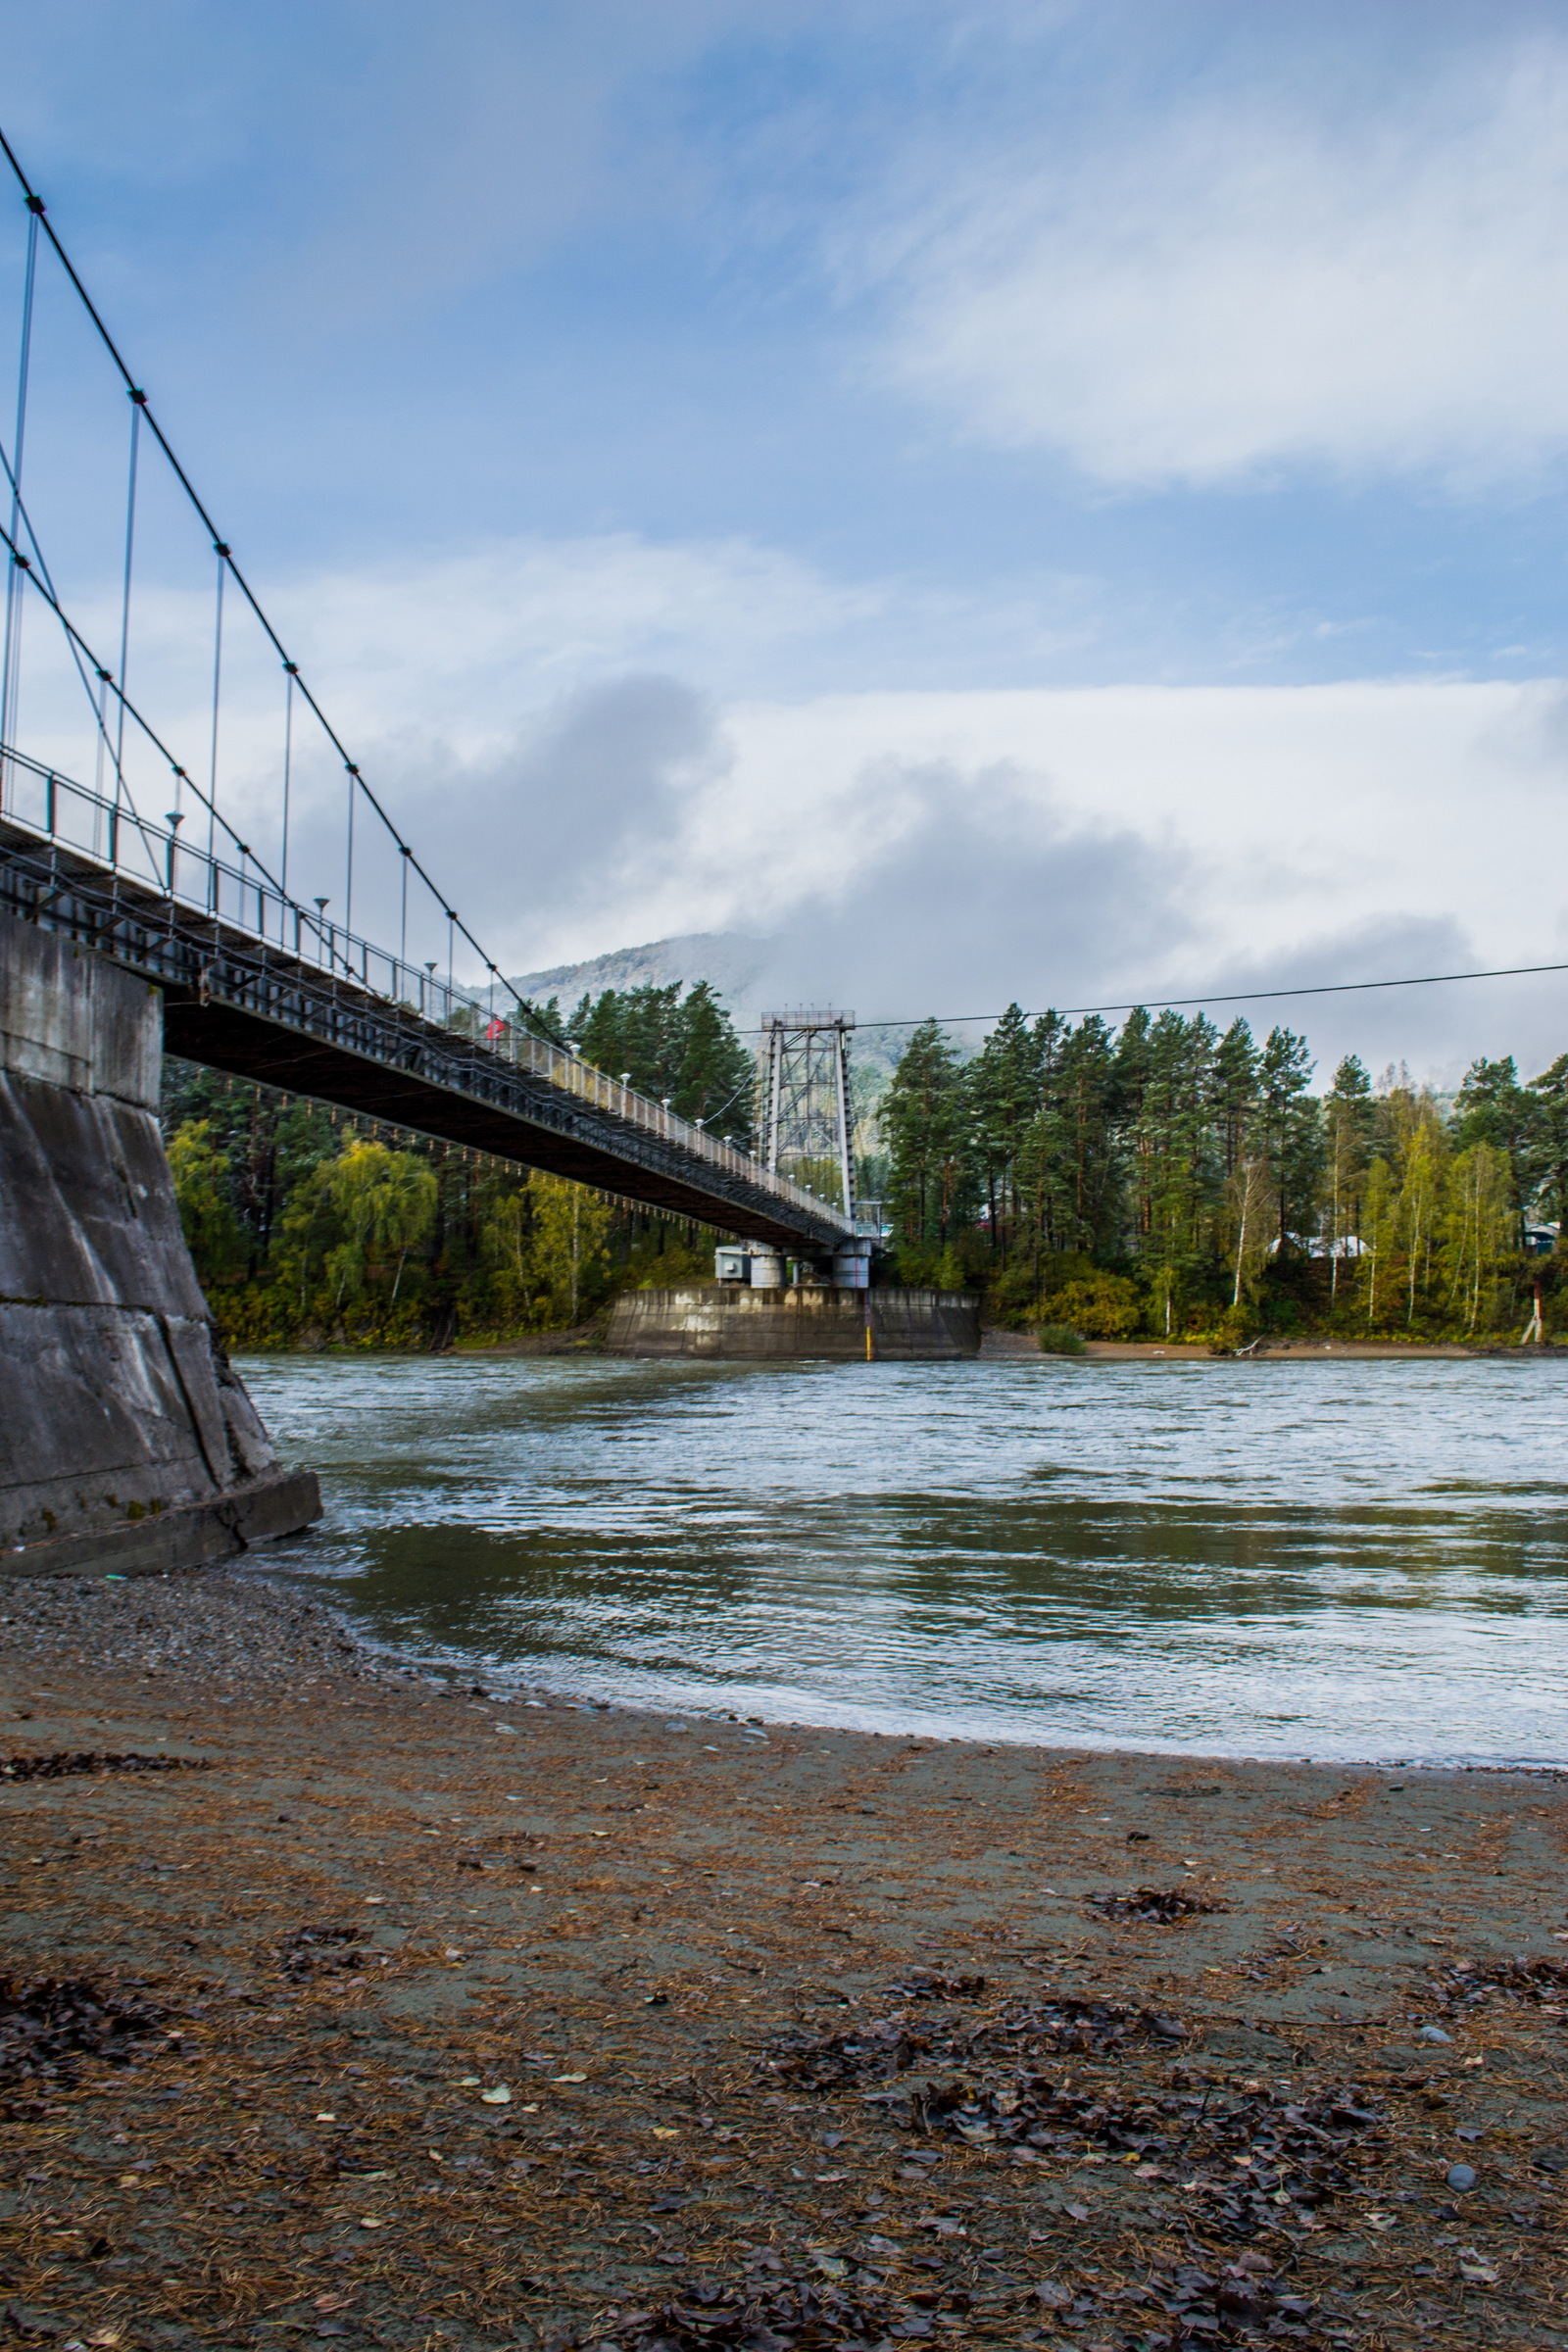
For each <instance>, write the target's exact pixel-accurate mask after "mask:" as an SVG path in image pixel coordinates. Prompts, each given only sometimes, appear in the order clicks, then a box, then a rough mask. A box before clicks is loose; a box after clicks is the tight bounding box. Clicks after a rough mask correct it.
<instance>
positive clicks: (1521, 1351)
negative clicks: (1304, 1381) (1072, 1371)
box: [980, 1331, 1563, 1364]
mask: <svg viewBox="0 0 1568 2352" xmlns="http://www.w3.org/2000/svg"><path fill="white" fill-rule="evenodd" d="M980 1353H981V1355H982V1357H988V1358H996V1359H1002V1358H1005V1357H1010V1356H1024V1355H1029V1356H1038V1355H1039V1354H1040V1343H1039V1341H1038V1340H1037V1339H1036V1338H1035V1335H1034V1333H1033V1332H1028V1331H987V1332H986V1333H984V1334H983V1336H982V1338H981V1342H980ZM1499 1356H1504V1357H1507V1358H1508V1359H1509V1360H1510V1361H1511V1362H1514V1363H1520V1364H1541V1363H1560V1362H1561V1361H1562V1360H1563V1359H1562V1350H1561V1349H1560V1348H1550V1347H1547V1348H1461V1347H1460V1346H1459V1345H1458V1344H1457V1343H1456V1342H1449V1341H1437V1340H1433V1341H1410V1342H1408V1343H1406V1342H1405V1341H1402V1340H1259V1341H1258V1342H1257V1343H1256V1345H1255V1346H1253V1347H1251V1348H1245V1349H1241V1350H1239V1351H1238V1352H1237V1353H1235V1354H1232V1355H1216V1353H1215V1351H1214V1349H1213V1348H1210V1347H1209V1345H1208V1343H1207V1341H1206V1340H1203V1341H1197V1340H1086V1341H1085V1342H1084V1346H1083V1352H1082V1354H1081V1355H1078V1356H1071V1357H1065V1358H1064V1357H1059V1356H1058V1357H1054V1358H1053V1359H1052V1360H1053V1361H1054V1362H1058V1363H1059V1362H1064V1361H1065V1362H1072V1363H1084V1362H1094V1363H1105V1364H1135V1363H1157V1362H1159V1361H1161V1360H1162V1359H1163V1360H1165V1361H1168V1362H1171V1363H1181V1362H1188V1363H1236V1362H1248V1363H1270V1364H1272V1363H1285V1362H1293V1363H1385V1364H1414V1363H1476V1362H1480V1361H1481V1360H1482V1359H1483V1358H1487V1359H1495V1358H1497V1357H1499Z"/></svg>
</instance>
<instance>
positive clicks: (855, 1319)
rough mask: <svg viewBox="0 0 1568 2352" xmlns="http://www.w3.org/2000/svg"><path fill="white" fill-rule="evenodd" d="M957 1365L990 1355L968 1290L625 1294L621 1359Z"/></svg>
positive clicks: (705, 1288) (695, 1287) (722, 1286)
mask: <svg viewBox="0 0 1568 2352" xmlns="http://www.w3.org/2000/svg"><path fill="white" fill-rule="evenodd" d="M868 1309H869V1313H870V1333H871V1345H870V1350H869V1352H870V1355H871V1357H872V1358H873V1359H874V1360H876V1361H886V1362H894V1363H906V1362H912V1361H914V1360H916V1359H920V1358H923V1359H925V1360H927V1361H931V1362H943V1361H946V1362H952V1361H953V1360H954V1359H955V1358H956V1357H959V1356H967V1355H977V1354H978V1353H979V1351H980V1302H979V1300H978V1299H976V1298H974V1297H972V1296H971V1295H970V1294H969V1293H968V1292H965V1291H899V1290H886V1291H883V1290H874V1291H849V1290H845V1291H836V1290H829V1289H827V1288H826V1287H822V1288H816V1287H808V1288H802V1289H799V1290H756V1291H754V1290H752V1289H750V1288H749V1287H747V1286H746V1285H744V1284H740V1283H734V1284H731V1283H693V1284H692V1285H691V1286H690V1287H689V1288H687V1289H683V1290H670V1291H629V1292H627V1293H626V1294H625V1296H624V1297H623V1298H620V1299H616V1301H615V1305H614V1308H613V1312H612V1315H611V1318H610V1330H609V1333H608V1335H607V1337H606V1341H605V1346H606V1348H607V1349H608V1350H609V1351H610V1353H611V1354H612V1355H654V1356H658V1355H668V1356H675V1355H709V1356H736V1357H776V1358H783V1357H788V1356H826V1357H829V1358H832V1359H835V1360H837V1361H842V1362H863V1361H864V1360H865V1358H866V1354H867V1348H866V1315H867V1310H868Z"/></svg>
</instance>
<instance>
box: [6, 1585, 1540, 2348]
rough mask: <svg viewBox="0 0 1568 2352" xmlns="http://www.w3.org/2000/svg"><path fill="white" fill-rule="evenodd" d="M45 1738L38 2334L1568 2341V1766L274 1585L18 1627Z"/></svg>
mask: <svg viewBox="0 0 1568 2352" xmlns="http://www.w3.org/2000/svg"><path fill="white" fill-rule="evenodd" d="M0 1721H3V1722H4V1724H5V1726H6V1737H5V1738H4V1739H3V1740H0V1759H3V1758H5V1757H10V1758H12V1759H18V1760H20V1763H18V1764H15V1765H13V1767H12V1770H11V1775H10V1777H9V1778H7V1777H5V1775H4V1773H3V1771H0V1824H3V1829H0V1857H3V1859H0V1889H3V1900H4V1903H5V1906H6V1910H5V1922H4V1958H3V1963H0V1965H3V1966H4V1968H5V1969H6V1970H7V1971H9V1972H10V1976H11V1979H12V1980H13V1982H12V1985H11V1987H10V1989H9V1992H8V1995H7V1999H6V2002H5V2003H4V2004H3V2005H0V2104H3V2105H4V2106H5V2108H6V2111H7V2120H6V2121H5V2122H4V2124H3V2126H0V2134H3V2141H4V2145H5V2149H6V2155H7V2159H8V2161H7V2166H6V2190H5V2196H4V2206H3V2210H4V2213H5V2219H4V2222H3V2233H0V2310H3V2311H4V2313H5V2315H6V2317H7V2319H8V2322H9V2325H10V2327H11V2329H12V2332H13V2335H14V2337H15V2339H16V2340H17V2341H19V2342H26V2341H29V2340H30V2341H33V2342H36V2343H40V2344H43V2343H51V2342H52V2343H54V2344H55V2345H57V2346H60V2347H62V2348H64V2347H65V2346H67V2345H68V2344H70V2343H79V2344H82V2345H86V2344H89V2343H90V2344H93V2345H95V2346H100V2347H110V2346H119V2347H123V2352H131V2348H132V2347H137V2346H146V2347H156V2346H169V2347H172V2348H174V2352H185V2348H186V2347H190V2348H196V2347H200V2348H201V2352H206V2348H207V2347H214V2346H219V2345H230V2344H232V2345H247V2346H249V2345H262V2344H273V2343H276V2342H278V2341H279V2340H282V2341H287V2340H289V2339H290V2337H291V2336H304V2337H306V2338H308V2339H311V2340H314V2339H315V2338H317V2337H319V2336H325V2337H328V2338H340V2339H345V2340H349V2341H355V2342H366V2343H382V2344H388V2345H399V2346H402V2345H408V2346H414V2345H421V2346H426V2347H432V2348H433V2347H435V2346H437V2345H442V2346H457V2347H479V2346H485V2347H491V2346H496V2347H499V2346H507V2345H523V2344H527V2345H550V2344H555V2345H564V2344H567V2343H578V2342H580V2343H595V2342H613V2343H615V2344H617V2345H619V2346H620V2347H622V2352H644V2348H647V2347H651V2346H653V2345H655V2344H665V2345H671V2346H675V2347H677V2348H679V2352H692V2348H695V2347H696V2346H698V2345H710V2346H714V2347H729V2346H736V2347H739V2346H743V2345H750V2346H754V2347H758V2348H760V2352H767V2348H768V2347H776V2346H780V2345H786V2344H800V2345H802V2346H805V2345H813V2346H823V2347H827V2346H839V2345H843V2346H849V2345H863V2346H870V2345H878V2344H879V2345H882V2346H884V2347H886V2348H887V2352H891V2348H892V2347H893V2346H895V2345H902V2344H905V2343H920V2342H935V2343H939V2344H954V2345H967V2344H978V2343H985V2344H998V2345H1002V2344H1006V2345H1012V2344H1027V2345H1050V2346H1065V2345H1068V2344H1072V2345H1077V2346H1080V2347H1087V2348H1089V2352H1094V2348H1095V2347H1100V2348H1102V2352H1103V2348H1104V2347H1114V2352H1133V2348H1134V2347H1139V2348H1141V2347H1146V2346H1153V2345H1156V2344H1157V2345H1161V2346H1163V2345H1171V2344H1182V2343H1193V2344H1197V2343H1212V2342H1216V2341H1224V2342H1238V2343H1247V2344H1256V2345H1264V2344H1270V2343H1275V2342H1288V2343H1296V2344H1307V2345H1327V2344H1346V2345H1359V2346H1365V2347H1367V2348H1368V2352H1375V2348H1376V2347H1380V2346H1389V2347H1392V2346H1401V2347H1402V2346H1406V2345H1409V2346H1412V2347H1413V2346H1415V2345H1417V2344H1432V2343H1439V2344H1445V2345H1454V2346H1458V2345H1466V2346H1469V2345H1475V2344H1483V2343H1485V2344H1491V2343H1498V2344H1510V2345H1517V2346H1533V2347H1544V2346H1548V2345H1558V2344H1568V2314H1564V2313H1562V2311H1561V2309H1560V2305H1559V2302H1558V2301H1557V2299H1556V2298H1557V2297H1558V2296H1559V2295H1560V2291H1561V2265H1560V2259H1559V2257H1558V2251H1557V2249H1558V2248H1559V2247H1560V2242H1561V2241H1560V2228H1561V2221H1562V2216H1563V2204H1564V2199H1563V2193H1562V2190H1563V2181H1564V2179H1565V2178H1568V2114H1565V2110H1564V2105H1563V2100H1564V2093H1565V2089H1568V2035H1565V2032H1564V2017H1563V2004H1564V2001H1565V1999H1568V1941H1564V1940H1562V1938H1563V1936H1564V1935H1565V1933H1568V1917H1565V1911H1564V1880H1563V1864H1564V1834H1565V1829H1568V1811H1565V1783H1564V1781H1563V1779H1562V1778H1561V1777H1560V1776H1553V1775H1526V1774H1513V1773H1456V1774H1444V1773H1435V1772H1414V1771H1408V1772H1406V1771H1388V1772H1385V1771H1361V1770H1354V1769H1346V1768H1344V1767H1337V1768H1328V1769H1319V1768H1315V1767H1309V1766H1294V1767H1292V1766H1278V1765H1248V1764H1239V1763H1235V1762H1218V1763H1216V1762H1214V1761H1212V1760H1209V1759H1204V1758H1201V1757H1191V1758H1188V1757H1180V1758H1173V1757H1170V1756H1149V1755H1142V1756H1140V1755H1114V1754H1112V1755H1101V1754H1091V1753H1073V1752H1066V1751H1059V1750H1032V1749H1024V1748H1004V1749H997V1750H992V1749H989V1748H984V1747H977V1746H971V1745H965V1744H960V1743H956V1742H955V1743H943V1742H939V1741H933V1740H928V1739H894V1738H880V1739H879V1738H871V1737H860V1736H857V1735H852V1734H844V1733H835V1732H819V1731H815V1730H809V1729H796V1728H782V1727H778V1726H768V1727H760V1726H746V1725H741V1724H737V1723H735V1722H733V1721H729V1720H725V1721H721V1722H715V1721H712V1720H702V1719H692V1718H687V1719H683V1720H681V1721H679V1722H671V1721H668V1720H665V1719H662V1718H650V1717H646V1716H636V1715H632V1714H628V1713H622V1712H618V1711H612V1710H609V1709H597V1708H586V1709H584V1708H578V1707H575V1706H572V1705H570V1704H568V1703H566V1702H564V1701H560V1700H556V1699H551V1698H549V1697H548V1696H547V1695H546V1694H545V1693H543V1692H535V1693H509V1694H506V1695H505V1696H504V1697H502V1696H498V1695H496V1694H495V1693H493V1692H485V1691H480V1690H479V1689H477V1688H470V1687H469V1686H467V1685H463V1684H459V1685H455V1686H452V1687H450V1688H449V1687H446V1686H440V1685H436V1684H433V1683H431V1682H429V1681H427V1680H424V1679H421V1678H419V1677H417V1676H412V1675H411V1676H404V1675H403V1674H401V1673H400V1672H398V1671H397V1670H396V1669H395V1668H394V1667H393V1666H392V1665H391V1664H390V1663H388V1662H385V1661H378V1660H376V1659H374V1658H372V1657H370V1656H368V1655H367V1654H366V1653H364V1652H362V1651H361V1650H359V1649H358V1648H357V1647H356V1646H355V1645H354V1644H353V1643H352V1642H349V1641H348V1640H347V1639H346V1638H345V1637H343V1636H342V1635H341V1634H340V1633H339V1631H338V1629H337V1628H336V1626H335V1624H334V1622H333V1620H332V1619H331V1618H330V1617H329V1616H327V1615H326V1614H325V1612H323V1611H321V1610H319V1609H317V1608H315V1607H314V1606H312V1605H310V1604H308V1603H302V1602H301V1601H299V1600H298V1599H297V1598H296V1597H295V1596H293V1595H292V1594H291V1593H289V1592H288V1591H287V1590H286V1589H284V1588H278V1587H273V1586H270V1585H269V1584H268V1583H267V1582H266V1581H265V1580H264V1579H263V1578H261V1577H260V1576H256V1575H249V1576H247V1575H243V1574H208V1575H206V1576H201V1577H189V1578H180V1579H171V1580H169V1581H167V1582H165V1581H151V1580H149V1581H145V1582H139V1583H135V1584H128V1585H104V1584H94V1585H85V1584H76V1583H74V1582H71V1583H66V1582H63V1581H62V1582H59V1583H50V1584H48V1585H43V1584H38V1585H31V1584H26V1583H16V1584H12V1585H10V1586H8V1587H6V1588H4V1590H3V1592H0ZM91 1752H97V1753H100V1754H101V1753H104V1752H109V1753H115V1754H121V1755H123V1754H126V1753H129V1754H134V1755H139V1756H143V1757H152V1758H157V1759H168V1760H170V1761H172V1762H174V1763H175V1764H176V1766H178V1765H183V1766H186V1767H189V1766H193V1765H200V1766H201V1767H202V1769H189V1768H184V1769H180V1768H176V1769H172V1770H139V1771H130V1770H124V1769H115V1770H102V1769H100V1770H86V1771H73V1772H65V1773H62V1774H59V1775H58V1776H50V1777H45V1776H43V1775H37V1776H34V1777H26V1772H27V1763H28V1760H36V1759H39V1758H46V1757H51V1756H60V1755H65V1756H68V1757H69V1756H72V1755H73V1754H77V1755H79V1754H83V1753H91ZM1139 1888H1144V1889H1148V1890H1152V1893H1153V1894H1154V1895H1156V1896H1158V1897H1160V1898H1161V1900H1160V1902H1158V1903H1145V1904H1144V1905H1143V1908H1145V1909H1151V1910H1156V1911H1157V1910H1159V1909H1161V1908H1163V1909H1164V1910H1165V1911H1167V1912H1174V1913H1178V1914H1180V1916H1179V1918H1178V1921H1177V1924H1174V1925H1161V1924H1158V1923H1157V1922H1156V1921H1155V1920H1152V1919H1146V1918H1142V1917H1139V1916H1137V1915H1136V1913H1137V1910H1138V1908H1139V1906H1138V1905H1137V1904H1136V1903H1135V1905H1134V1914H1135V1915H1134V1916H1130V1917H1107V1916H1106V1915H1105V1913H1104V1911H1103V1909H1101V1908H1097V1904H1096V1898H1103V1897H1104V1896H1106V1895H1111V1894H1121V1895H1127V1894H1133V1893H1135V1891H1136V1890H1137V1889H1139ZM1204 1904H1207V1905H1212V1906H1213V1908H1211V1909H1206V1910H1205V1909H1201V1908H1200V1909H1195V1910H1188V1911H1183V1906H1184V1905H1204ZM1520 1955H1522V1956H1523V1962H1522V1964H1521V1962H1520V1959H1519V1957H1518V1956H1520ZM45 1976H47V1977H52V1978H55V1979H73V1980H77V1981H79V1982H80V1983H81V1984H83V1985H88V1986H90V1987H92V1988H94V1990H95V1992H96V1994H97V1995H99V1996H109V1995H113V1996H114V1997H116V1998H118V1999H119V2000H120V2001H121V2002H122V2003H123V2004H126V2005H128V2014H127V2017H126V2019H125V2021H124V2025H125V2031H124V2033H123V2035H122V2034H112V2035H111V2046H114V2045H115V2044H116V2043H121V2044H122V2045H123V2053H124V2055H125V2056H126V2057H127V2058H128V2060H129V2063H126V2064H111V2063H109V2062H108V2060H107V2059H106V2058H105V2057H104V2056H102V2055H93V2054H91V2053H90V2052H89V2054H86V2055H79V2054H78V2055H76V2056H73V2055H72V2053H71V2049H70V2046H69V2045H70V2044H71V2042H72V2041H73V2039H75V2040H77V2041H86V2042H87V2043H89V2044H90V2043H91V2042H92V2041H93V2040H94V2039H95V2037H97V2038H101V2037H102V2034H103V2032H104V2031H105V2029H104V2026H103V2021H102V2019H101V2018H100V2019H99V2021H98V2022H97V2023H96V2024H95V2023H94V2021H93V2018H92V2016H91V2015H90V2014H89V2012H88V2011H87V2010H86V2009H85V2008H84V2007H83V2001H84V2000H85V1998H86V1996H85V1995H82V1996H79V1997H77V1998H76V1999H75V2003H74V2006H73V2005H72V2003H71V2002H69V2001H67V2002H62V2000H61V1999H60V1998H59V1997H58V1996H55V1997H54V2000H53V2008H52V2010H51V2006H50V2001H49V1999H47V1998H43V1999H40V1998H39V1997H37V1996H34V1997H33V1998H32V1999H31V2004H30V2008H29V2003H28V2000H27V1999H26V1998H23V1999H20V2000H19V1998H18V1996H17V1992H16V1985H17V1983H19V1982H21V1981H25V1980H31V1979H35V1978H39V1977H45ZM980 1980H983V1982H980ZM51 2018H52V2021H53V2022H52V2023H51ZM29 2020H30V2023H29ZM51 2036H52V2038H51ZM503 2091H505V2092H506V2094H507V2095H506V2096H505V2097H503V2096H502V2095H501V2094H502V2092H503ZM487 2093H488V2094H489V2095H488V2096H487V2095H486V2094H487ZM1457 2165H1462V2166H1464V2167H1466V2168H1468V2171H1469V2174H1470V2175H1473V2180H1467V2177H1466V2174H1465V2173H1452V2168H1454V2167H1455V2166H1457ZM1450 2174H1452V2179H1451V2180H1450ZM682 2312H684V2314H685V2315H686V2316H685V2317H684V2318H682V2317H681V2316H679V2315H680V2314H681V2313H682ZM1216 2330H1217V2331H1218V2332H1217V2333H1216ZM7 2340H9V2339H7Z"/></svg>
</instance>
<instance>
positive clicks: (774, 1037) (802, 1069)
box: [758, 1006, 855, 1228]
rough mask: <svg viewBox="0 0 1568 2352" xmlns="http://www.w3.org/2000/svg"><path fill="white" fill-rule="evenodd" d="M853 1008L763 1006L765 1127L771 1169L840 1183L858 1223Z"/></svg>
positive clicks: (815, 1187)
mask: <svg viewBox="0 0 1568 2352" xmlns="http://www.w3.org/2000/svg"><path fill="white" fill-rule="evenodd" d="M854 1027H855V1015H854V1013H853V1012H840V1011H834V1010H832V1009H831V1008H828V1007H825V1006H821V1007H817V1008H814V1009H811V1010H807V1009H806V1008H805V1007H803V1006H795V1007H793V1008H792V1009H791V1010H789V1011H787V1012H764V1013H763V1015H762V1018H761V1050H760V1054H759V1070H758V1078H759V1094H760V1103H759V1111H760V1117H759V1122H758V1123H759V1126H760V1131H761V1134H762V1139H763V1141H762V1157H763V1159H764V1161H765V1163H766V1165H767V1169H768V1172H769V1174H771V1175H783V1174H785V1173H788V1174H790V1175H792V1176H793V1177H794V1178H795V1180H796V1181H797V1182H798V1183H804V1184H806V1185H807V1186H808V1187H809V1189H810V1190H811V1191H813V1192H824V1191H825V1190H826V1185H827V1183H829V1182H836V1184H837V1187H838V1196H839V1198H838V1206H839V1207H840V1208H841V1209H842V1210H843V1212H844V1215H845V1217H846V1218H847V1219H848V1220H849V1222H850V1224H851V1226H852V1228H853V1226H854V1222H855V1155H854V1152H853V1149H852V1144H853V1137H854V1121H853V1119H852V1117H851V1113H850V1033H851V1031H852V1030H853V1029H854Z"/></svg>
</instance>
